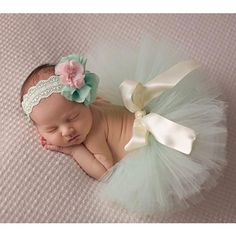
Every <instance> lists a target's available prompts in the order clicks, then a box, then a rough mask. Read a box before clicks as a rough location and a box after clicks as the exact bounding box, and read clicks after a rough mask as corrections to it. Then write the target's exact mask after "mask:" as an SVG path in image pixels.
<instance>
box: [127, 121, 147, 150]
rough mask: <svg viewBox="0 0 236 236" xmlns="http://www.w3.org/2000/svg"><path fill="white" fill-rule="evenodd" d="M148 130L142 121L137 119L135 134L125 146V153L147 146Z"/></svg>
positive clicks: (134, 125)
mask: <svg viewBox="0 0 236 236" xmlns="http://www.w3.org/2000/svg"><path fill="white" fill-rule="evenodd" d="M148 133H149V132H148V130H147V129H146V128H145V127H144V126H143V125H142V123H141V122H140V119H135V120H134V124H133V134H132V138H131V139H130V141H129V142H128V143H127V144H126V145H125V147H124V149H125V151H127V152H128V151H132V150H134V149H138V148H141V147H143V146H145V145H147V137H148Z"/></svg>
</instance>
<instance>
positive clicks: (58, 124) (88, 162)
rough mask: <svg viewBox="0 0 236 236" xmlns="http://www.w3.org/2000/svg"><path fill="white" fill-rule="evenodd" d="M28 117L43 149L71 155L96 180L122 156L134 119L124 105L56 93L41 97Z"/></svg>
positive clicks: (100, 99)
mask: <svg viewBox="0 0 236 236" xmlns="http://www.w3.org/2000/svg"><path fill="white" fill-rule="evenodd" d="M30 117H31V119H32V121H33V123H34V125H35V126H36V128H37V130H38V132H39V134H40V137H41V143H42V145H43V146H44V147H45V148H46V149H47V150H51V151H58V152H62V153H65V154H67V155H69V156H71V157H72V158H73V159H74V160H75V161H76V162H77V163H78V164H79V165H80V167H81V168H82V169H83V170H84V171H85V172H86V173H87V174H88V175H89V176H91V177H93V178H96V179H99V178H100V177H101V176H102V175H104V174H105V173H106V171H107V170H108V169H109V168H111V167H112V166H113V165H114V164H115V163H116V162H118V161H119V160H121V159H122V158H123V157H124V156H125V154H126V152H125V150H124V146H125V144H127V143H128V141H129V140H130V138H131V135H132V127H133V121H134V114H133V113H131V112H129V111H128V110H127V109H126V108H125V107H122V106H116V105H113V104H111V103H109V102H107V101H105V100H103V99H102V98H99V97H98V98H97V99H96V101H95V102H94V103H93V104H91V105H89V106H85V105H84V104H82V103H76V102H72V101H69V100H67V99H66V98H64V97H63V96H62V95H60V94H58V93H54V94H52V95H51V96H49V97H47V98H44V99H42V100H41V101H40V103H39V104H38V105H36V106H35V107H34V108H33V110H32V112H31V114H30Z"/></svg>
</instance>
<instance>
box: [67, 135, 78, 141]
mask: <svg viewBox="0 0 236 236" xmlns="http://www.w3.org/2000/svg"><path fill="white" fill-rule="evenodd" d="M79 137H80V135H79V134H78V135H76V136H74V137H73V138H71V139H69V142H72V141H74V140H76V139H77V138H79Z"/></svg>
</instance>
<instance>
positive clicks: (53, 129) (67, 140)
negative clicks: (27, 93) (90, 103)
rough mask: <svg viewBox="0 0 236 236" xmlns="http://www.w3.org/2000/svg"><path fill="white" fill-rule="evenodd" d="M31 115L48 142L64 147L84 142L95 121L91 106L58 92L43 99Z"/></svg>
mask: <svg viewBox="0 0 236 236" xmlns="http://www.w3.org/2000/svg"><path fill="white" fill-rule="evenodd" d="M30 117H31V119H32V120H33V121H34V123H35V125H36V127H37V129H38V132H39V133H40V134H41V135H42V136H43V137H44V138H45V139H46V140H47V143H48V144H53V145H57V146H63V147H67V146H72V145H76V144H80V143H82V142H83V141H84V140H85V139H86V136H87V135H88V133H89V131H90V130H91V127H92V123H93V120H92V113H91V111H90V108H89V107H87V106H85V105H84V104H81V103H76V102H71V101H69V100H67V99H65V98H64V97H63V96H61V95H60V94H57V93H54V94H52V95H51V96H49V97H48V98H46V99H42V100H41V101H40V103H39V104H38V105H37V106H35V107H34V108H33V110H32V112H31V114H30Z"/></svg>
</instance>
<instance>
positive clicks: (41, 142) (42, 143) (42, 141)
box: [39, 135, 47, 146]
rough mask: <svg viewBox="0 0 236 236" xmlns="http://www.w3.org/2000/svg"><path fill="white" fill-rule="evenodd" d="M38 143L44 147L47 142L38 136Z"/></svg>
mask: <svg viewBox="0 0 236 236" xmlns="http://www.w3.org/2000/svg"><path fill="white" fill-rule="evenodd" d="M39 143H40V144H41V145H42V146H44V145H45V144H46V143H47V140H46V139H45V138H44V137H43V136H42V135H40V137H39Z"/></svg>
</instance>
